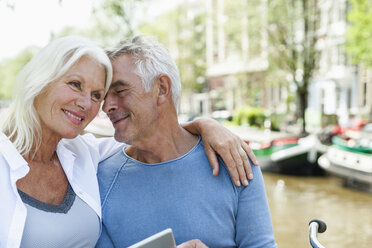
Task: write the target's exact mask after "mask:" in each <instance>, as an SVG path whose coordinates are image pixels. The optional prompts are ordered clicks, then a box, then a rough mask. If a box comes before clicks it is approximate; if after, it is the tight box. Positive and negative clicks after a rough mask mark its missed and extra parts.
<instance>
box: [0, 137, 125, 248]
mask: <svg viewBox="0 0 372 248" xmlns="http://www.w3.org/2000/svg"><path fill="white" fill-rule="evenodd" d="M122 147H123V144H122V143H118V142H116V141H115V140H114V138H95V137H94V136H93V135H92V134H86V135H82V136H78V137H76V138H74V139H62V140H61V141H60V142H59V144H58V146H57V154H58V157H59V160H60V161H61V164H62V167H63V169H64V171H65V173H66V176H67V178H68V181H69V182H70V184H71V186H72V188H73V189H74V191H75V193H76V194H77V195H78V196H79V197H80V198H81V199H83V200H84V201H85V202H86V203H87V204H88V205H89V206H90V207H91V208H92V209H93V210H94V211H95V212H96V213H97V215H98V216H99V218H100V219H101V202H100V196H99V189H98V182H97V177H96V172H97V166H98V163H99V162H100V161H102V160H104V159H105V158H107V157H109V156H111V155H112V154H114V153H116V152H117V151H119V150H120V149H121V148H122ZM28 171H29V167H28V164H27V162H26V161H25V160H24V159H23V157H22V156H21V155H20V154H19V152H18V151H17V150H16V149H15V147H14V145H13V144H12V143H11V142H10V141H9V139H8V138H7V137H6V136H5V135H4V134H3V133H2V132H0V202H1V203H0V248H5V247H6V248H16V247H19V246H20V243H21V240H22V234H23V228H24V225H25V221H26V215H27V210H26V207H25V205H24V204H23V202H22V199H21V198H20V196H19V194H18V191H17V186H16V182H17V180H18V179H20V178H22V177H24V176H25V175H26V174H27V173H28Z"/></svg>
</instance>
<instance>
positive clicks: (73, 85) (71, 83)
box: [68, 81, 81, 90]
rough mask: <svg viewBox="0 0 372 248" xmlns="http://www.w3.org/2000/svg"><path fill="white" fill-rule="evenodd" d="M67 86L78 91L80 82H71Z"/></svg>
mask: <svg viewBox="0 0 372 248" xmlns="http://www.w3.org/2000/svg"><path fill="white" fill-rule="evenodd" d="M68 84H69V85H71V86H72V87H74V88H76V89H79V90H80V89H81V84H80V82H77V81H72V82H69V83H68Z"/></svg>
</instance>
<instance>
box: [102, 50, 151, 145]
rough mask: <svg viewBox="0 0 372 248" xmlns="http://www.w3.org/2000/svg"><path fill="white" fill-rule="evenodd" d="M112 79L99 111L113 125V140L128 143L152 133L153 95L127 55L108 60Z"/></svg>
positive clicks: (132, 60)
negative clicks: (101, 110) (110, 64)
mask: <svg viewBox="0 0 372 248" xmlns="http://www.w3.org/2000/svg"><path fill="white" fill-rule="evenodd" d="M112 67H113V73H114V74H113V81H112V84H111V87H110V89H109V91H108V92H107V95H106V98H105V102H104V104H103V111H104V112H105V113H106V114H107V115H108V117H109V118H110V120H111V122H112V124H113V126H114V128H115V139H116V140H117V141H120V142H125V143H128V144H131V143H132V141H137V140H138V139H140V138H144V137H146V135H147V134H149V135H151V133H152V130H151V128H152V124H153V123H154V121H155V120H156V119H157V116H158V115H157V109H156V106H157V96H156V94H155V91H154V90H153V89H152V90H150V91H149V92H145V90H144V89H143V87H142V81H141V78H140V77H139V76H138V75H137V74H136V73H135V69H136V66H135V64H134V59H133V58H132V57H131V56H130V55H122V56H120V57H118V58H116V59H114V60H113V61H112Z"/></svg>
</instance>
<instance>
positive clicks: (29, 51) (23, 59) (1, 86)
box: [0, 47, 36, 99]
mask: <svg viewBox="0 0 372 248" xmlns="http://www.w3.org/2000/svg"><path fill="white" fill-rule="evenodd" d="M35 50H36V48H35V47H29V48H26V49H25V50H23V51H22V52H20V53H19V54H18V55H17V56H15V57H14V58H11V59H7V60H5V61H3V62H2V63H0V99H10V98H11V96H12V91H13V85H14V82H15V80H16V77H17V74H18V72H19V71H20V70H21V69H22V67H23V66H24V65H25V64H27V62H28V61H30V60H31V58H32V57H33V55H34V51H35Z"/></svg>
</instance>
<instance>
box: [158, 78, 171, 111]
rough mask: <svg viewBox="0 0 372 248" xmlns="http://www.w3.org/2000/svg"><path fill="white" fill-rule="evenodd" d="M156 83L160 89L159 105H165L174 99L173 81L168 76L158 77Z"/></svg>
mask: <svg viewBox="0 0 372 248" xmlns="http://www.w3.org/2000/svg"><path fill="white" fill-rule="evenodd" d="M156 83H157V87H158V104H163V103H165V102H166V101H168V100H170V99H171V97H172V94H171V88H172V81H171V79H170V78H169V77H168V76H167V75H165V74H162V75H160V76H159V77H158V80H157V82H156Z"/></svg>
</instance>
